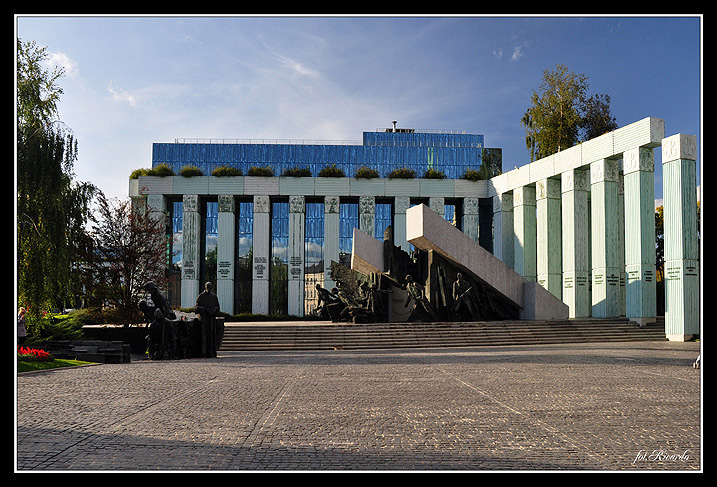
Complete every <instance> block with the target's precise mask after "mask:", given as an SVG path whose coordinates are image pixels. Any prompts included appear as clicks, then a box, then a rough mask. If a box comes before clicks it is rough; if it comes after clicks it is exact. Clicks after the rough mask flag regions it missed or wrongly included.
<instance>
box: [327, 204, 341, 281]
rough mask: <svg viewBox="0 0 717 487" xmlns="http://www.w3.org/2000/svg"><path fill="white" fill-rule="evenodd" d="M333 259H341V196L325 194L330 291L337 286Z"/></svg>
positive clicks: (336, 260)
mask: <svg viewBox="0 0 717 487" xmlns="http://www.w3.org/2000/svg"><path fill="white" fill-rule="evenodd" d="M331 261H334V262H338V261H339V197H338V196H324V284H323V286H324V287H325V288H326V289H328V290H329V291H330V290H331V288H333V287H335V286H336V283H335V282H334V281H333V280H332V279H331Z"/></svg>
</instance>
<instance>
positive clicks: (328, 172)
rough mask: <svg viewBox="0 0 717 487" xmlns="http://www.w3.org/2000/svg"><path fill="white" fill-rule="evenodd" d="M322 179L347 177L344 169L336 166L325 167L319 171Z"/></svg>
mask: <svg viewBox="0 0 717 487" xmlns="http://www.w3.org/2000/svg"><path fill="white" fill-rule="evenodd" d="M319 177H320V178H343V177H346V174H345V173H344V171H343V169H340V168H338V167H336V164H331V165H330V166H326V167H324V168H323V169H322V170H321V171H319Z"/></svg>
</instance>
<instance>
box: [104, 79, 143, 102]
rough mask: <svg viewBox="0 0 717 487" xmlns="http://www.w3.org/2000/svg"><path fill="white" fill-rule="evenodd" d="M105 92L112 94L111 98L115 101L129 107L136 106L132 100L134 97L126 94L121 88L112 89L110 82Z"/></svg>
mask: <svg viewBox="0 0 717 487" xmlns="http://www.w3.org/2000/svg"><path fill="white" fill-rule="evenodd" d="M107 91H109V92H110V93H112V98H113V99H115V100H117V101H123V102H126V103H127V104H129V106H131V107H134V106H136V104H137V102H136V100H135V98H134V96H132V95H130V94H129V93H127V92H126V91H125V90H123V89H122V88H114V87H113V86H112V82H111V81H110V85H109V86H108V87H107Z"/></svg>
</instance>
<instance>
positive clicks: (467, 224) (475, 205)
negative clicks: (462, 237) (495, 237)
mask: <svg viewBox="0 0 717 487" xmlns="http://www.w3.org/2000/svg"><path fill="white" fill-rule="evenodd" d="M479 213H480V199H479V198H463V225H462V226H463V233H465V234H466V235H468V236H469V237H470V239H471V240H473V241H474V242H477V241H478V237H479V233H478V225H479V223H480V219H479V218H478V214H479Z"/></svg>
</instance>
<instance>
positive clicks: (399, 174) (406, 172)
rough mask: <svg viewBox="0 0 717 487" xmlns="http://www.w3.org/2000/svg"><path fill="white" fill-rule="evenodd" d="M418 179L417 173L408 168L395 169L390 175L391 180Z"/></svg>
mask: <svg viewBox="0 0 717 487" xmlns="http://www.w3.org/2000/svg"><path fill="white" fill-rule="evenodd" d="M415 177H416V171H414V170H413V169H409V168H407V167H400V168H398V169H394V170H393V171H391V172H390V173H389V175H388V178H389V179H413V178H415Z"/></svg>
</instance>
